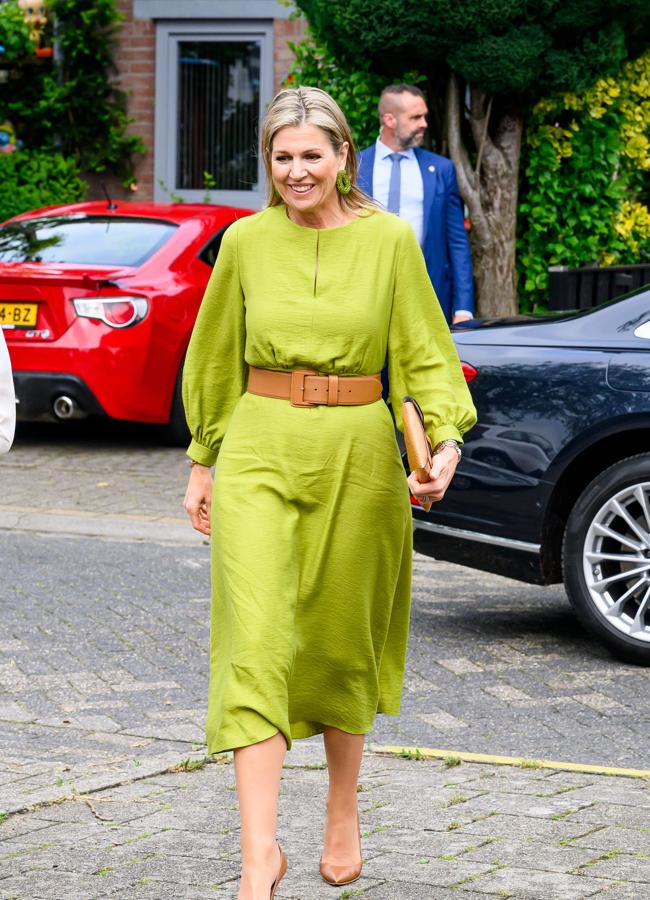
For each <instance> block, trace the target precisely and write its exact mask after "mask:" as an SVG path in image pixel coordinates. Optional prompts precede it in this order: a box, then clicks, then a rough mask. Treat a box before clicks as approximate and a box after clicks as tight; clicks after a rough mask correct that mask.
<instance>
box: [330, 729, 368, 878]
mask: <svg viewBox="0 0 650 900" xmlns="http://www.w3.org/2000/svg"><path fill="white" fill-rule="evenodd" d="M324 740H325V755H326V757H327V770H328V775H329V790H328V793H327V816H326V819H325V836H324V842H323V861H324V862H327V863H329V864H330V865H336V866H346V865H356V864H357V863H358V862H359V832H358V824H357V823H358V818H357V816H358V802H357V784H358V781H359V769H360V768H361V757H362V755H363V746H364V741H365V735H363V734H349V733H348V732H347V731H341V730H340V729H339V728H333V727H331V726H329V725H327V726H325V730H324Z"/></svg>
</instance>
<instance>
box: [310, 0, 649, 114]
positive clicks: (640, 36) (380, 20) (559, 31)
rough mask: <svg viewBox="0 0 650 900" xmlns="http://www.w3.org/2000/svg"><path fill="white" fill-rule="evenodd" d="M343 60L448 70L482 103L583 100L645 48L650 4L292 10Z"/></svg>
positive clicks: (400, 3)
mask: <svg viewBox="0 0 650 900" xmlns="http://www.w3.org/2000/svg"><path fill="white" fill-rule="evenodd" d="M297 5H298V7H299V8H300V9H301V10H302V11H303V12H304V13H305V15H306V16H307V18H308V19H309V22H310V24H311V26H312V28H313V29H314V32H315V33H316V35H317V36H318V37H319V38H321V37H326V39H327V42H328V44H329V45H330V46H331V47H332V49H333V50H334V51H335V52H336V53H337V55H341V57H342V58H344V59H347V60H351V61H354V60H355V59H356V60H357V61H358V60H359V59H364V60H368V61H369V62H370V64H371V66H372V68H373V69H375V70H376V71H379V72H384V73H386V74H392V73H393V72H398V71H403V70H404V69H406V68H412V67H413V66H416V67H417V68H418V69H419V70H421V71H422V72H427V71H428V70H430V68H431V66H432V64H434V63H441V62H444V63H445V64H446V65H448V66H449V68H450V69H452V70H453V71H454V72H456V73H457V74H458V75H460V76H461V77H462V78H463V79H464V80H465V81H467V82H468V83H470V84H472V85H474V86H475V87H478V88H480V89H482V90H483V91H485V92H486V93H488V94H493V95H503V96H506V97H508V98H513V99H514V98H517V99H519V100H526V99H530V98H531V97H543V96H545V95H546V94H549V93H551V92H553V91H557V90H573V91H575V90H581V89H583V88H586V87H588V86H589V85H590V84H592V83H593V82H594V81H595V80H596V79H597V78H598V77H599V76H601V75H603V74H607V73H608V72H612V71H615V70H616V69H617V68H618V66H619V65H620V64H621V62H622V61H623V60H624V59H625V58H626V57H627V56H628V55H634V53H635V52H640V51H641V50H644V49H645V47H646V46H647V40H648V31H649V28H650V5H649V4H648V3H647V0H625V2H623V0H615V2H611V0H465V2H462V3H459V2H457V0H453V2H452V0H417V2H415V0H297Z"/></svg>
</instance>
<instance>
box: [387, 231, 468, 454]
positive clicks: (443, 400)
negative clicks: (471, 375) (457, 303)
mask: <svg viewBox="0 0 650 900" xmlns="http://www.w3.org/2000/svg"><path fill="white" fill-rule="evenodd" d="M388 381H389V385H390V402H391V406H392V407H393V413H394V415H395V420H396V422H397V427H398V428H399V429H400V431H401V430H403V425H402V400H403V399H404V397H405V396H406V395H407V394H410V395H411V396H412V397H415V399H416V400H417V401H418V403H419V405H420V407H421V409H422V412H423V413H424V420H425V426H426V429H427V434H428V435H429V437H430V438H431V442H432V443H433V446H434V447H435V446H436V444H438V443H439V442H440V441H443V440H446V439H448V438H453V439H454V440H456V441H459V442H462V436H463V434H464V433H465V432H466V431H468V430H469V429H470V428H471V427H472V426H473V425H474V424H475V422H476V410H475V409H474V404H473V402H472V398H471V395H470V392H469V389H468V387H467V384H466V382H465V378H464V375H463V371H462V369H461V366H460V360H459V358H458V353H457V352H456V347H455V345H454V342H453V340H452V337H451V334H450V332H449V328H448V326H447V322H446V321H445V317H444V315H443V313H442V310H441V309H440V304H439V303H438V299H437V297H436V295H435V292H434V290H433V288H432V286H431V281H430V279H429V276H428V274H427V270H426V266H425V263H424V258H423V256H422V253H421V251H420V248H419V246H418V243H417V240H416V238H415V235H414V234H413V231H412V229H411V228H410V227H405V228H404V229H403V230H402V234H401V236H400V240H399V244H398V256H397V263H396V271H395V290H394V295H393V307H392V312H391V319H390V326H389V333H388Z"/></svg>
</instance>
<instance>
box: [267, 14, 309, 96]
mask: <svg viewBox="0 0 650 900" xmlns="http://www.w3.org/2000/svg"><path fill="white" fill-rule="evenodd" d="M306 27H307V22H306V21H305V19H302V18H300V19H276V20H275V21H274V23H273V43H274V45H275V53H274V58H273V89H274V91H279V90H280V88H281V87H282V82H283V81H284V80H285V78H286V77H287V75H288V74H289V67H290V65H291V63H292V61H293V54H292V53H291V50H290V49H289V41H292V42H293V43H294V44H296V43H298V42H299V41H300V40H301V38H303V37H304V36H305V29H306Z"/></svg>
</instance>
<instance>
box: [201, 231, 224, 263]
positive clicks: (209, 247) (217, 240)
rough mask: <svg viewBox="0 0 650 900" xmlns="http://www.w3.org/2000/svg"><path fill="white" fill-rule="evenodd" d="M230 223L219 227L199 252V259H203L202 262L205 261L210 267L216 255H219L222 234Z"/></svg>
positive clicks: (214, 261)
mask: <svg viewBox="0 0 650 900" xmlns="http://www.w3.org/2000/svg"><path fill="white" fill-rule="evenodd" d="M230 224H231V223H228V225H226V226H225V227H224V228H221V229H220V230H219V231H217V233H216V234H215V235H214V236H213V237H211V238H210V240H209V241H208V243H207V244H206V245H205V247H204V248H203V249H202V250H201V252H200V253H199V259H201V260H203V262H204V263H207V264H208V265H209V266H210V267H211V268H212V267H213V266H214V264H215V263H216V261H217V256H219V248H220V247H221V241H222V240H223V236H224V234H225V233H226V231H227V230H228V229H229V228H230Z"/></svg>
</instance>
